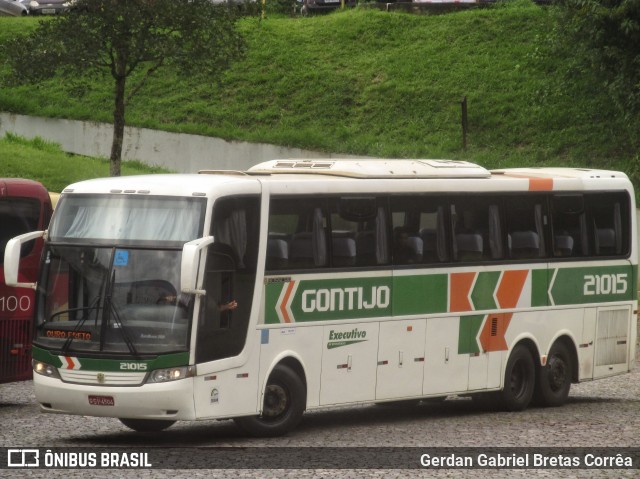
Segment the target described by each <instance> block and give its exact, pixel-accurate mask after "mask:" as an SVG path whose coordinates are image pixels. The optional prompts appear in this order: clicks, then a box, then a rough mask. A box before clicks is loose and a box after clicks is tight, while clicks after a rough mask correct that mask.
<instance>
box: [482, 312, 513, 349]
mask: <svg viewBox="0 0 640 479" xmlns="http://www.w3.org/2000/svg"><path fill="white" fill-rule="evenodd" d="M512 317H513V313H501V314H490V315H489V316H488V317H487V320H486V321H485V323H484V327H483V328H482V332H481V333H480V345H481V346H482V349H483V350H484V352H485V353H490V352H493V351H506V350H507V349H509V347H508V346H507V340H506V339H505V337H504V336H505V334H506V333H507V329H508V328H509V324H510V323H511V318H512Z"/></svg>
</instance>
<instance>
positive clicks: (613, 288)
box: [584, 273, 628, 296]
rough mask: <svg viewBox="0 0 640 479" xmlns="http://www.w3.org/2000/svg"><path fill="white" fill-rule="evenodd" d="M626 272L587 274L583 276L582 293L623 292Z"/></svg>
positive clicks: (625, 287) (589, 294) (624, 290)
mask: <svg viewBox="0 0 640 479" xmlns="http://www.w3.org/2000/svg"><path fill="white" fill-rule="evenodd" d="M627 287H628V284H627V273H618V274H587V275H585V276H584V295H585V296H594V295H597V294H624V293H626V292H627Z"/></svg>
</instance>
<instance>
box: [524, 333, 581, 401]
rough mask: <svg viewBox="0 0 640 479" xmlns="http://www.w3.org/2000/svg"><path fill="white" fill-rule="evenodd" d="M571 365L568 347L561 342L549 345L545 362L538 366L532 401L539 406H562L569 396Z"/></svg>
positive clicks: (571, 374) (571, 375)
mask: <svg viewBox="0 0 640 479" xmlns="http://www.w3.org/2000/svg"><path fill="white" fill-rule="evenodd" d="M572 377H573V367H572V362H571V355H570V354H569V349H568V348H567V346H566V345H565V344H564V343H562V342H559V341H558V342H556V343H554V345H553V346H551V350H550V351H549V355H548V356H547V363H546V364H545V365H544V366H543V367H540V368H538V377H537V381H536V389H535V392H534V396H533V399H534V402H535V403H536V404H537V405H539V406H545V407H557V406H562V405H563V404H564V403H565V402H566V401H567V397H569V389H571V378H572Z"/></svg>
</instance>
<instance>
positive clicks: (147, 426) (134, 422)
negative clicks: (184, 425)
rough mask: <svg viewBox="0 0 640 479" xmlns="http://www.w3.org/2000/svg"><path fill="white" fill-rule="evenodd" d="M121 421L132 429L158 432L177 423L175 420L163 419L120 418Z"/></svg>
mask: <svg viewBox="0 0 640 479" xmlns="http://www.w3.org/2000/svg"><path fill="white" fill-rule="evenodd" d="M120 422H121V423H122V424H124V425H125V426H127V427H128V428H130V429H133V430H134V431H138V432H158V431H164V430H165V429H167V428H168V427H171V426H173V425H174V424H175V421H164V420H162V419H127V418H120Z"/></svg>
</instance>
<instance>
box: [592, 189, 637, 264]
mask: <svg viewBox="0 0 640 479" xmlns="http://www.w3.org/2000/svg"><path fill="white" fill-rule="evenodd" d="M588 202H589V211H590V213H591V226H592V231H591V238H592V244H593V254H594V255H595V256H617V255H622V254H626V253H627V252H628V251H629V241H628V237H629V199H628V197H627V195H625V194H624V193H603V194H599V193H594V194H591V195H589V196H588Z"/></svg>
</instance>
